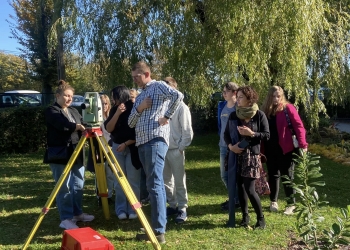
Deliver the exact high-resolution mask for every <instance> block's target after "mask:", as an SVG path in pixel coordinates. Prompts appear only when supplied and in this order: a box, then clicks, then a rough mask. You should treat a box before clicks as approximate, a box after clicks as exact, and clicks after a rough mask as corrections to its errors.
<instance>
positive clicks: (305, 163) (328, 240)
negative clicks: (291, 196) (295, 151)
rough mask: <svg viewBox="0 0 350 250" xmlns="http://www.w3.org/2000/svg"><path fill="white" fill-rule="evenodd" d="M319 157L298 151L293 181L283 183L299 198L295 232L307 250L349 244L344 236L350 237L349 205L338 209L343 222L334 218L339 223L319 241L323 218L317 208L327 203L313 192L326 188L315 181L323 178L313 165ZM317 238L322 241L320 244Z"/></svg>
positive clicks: (317, 168)
mask: <svg viewBox="0 0 350 250" xmlns="http://www.w3.org/2000/svg"><path fill="white" fill-rule="evenodd" d="M319 158H320V157H319V156H315V155H312V154H311V153H303V152H302V151H300V155H299V156H298V158H297V159H296V160H295V161H296V165H295V169H294V174H295V179H294V180H291V179H290V178H288V176H285V177H286V178H287V179H288V181H285V182H284V183H286V184H289V185H291V186H292V187H293V189H294V191H295V192H296V196H297V197H298V198H299V199H300V204H298V206H297V209H296V210H295V212H297V221H296V230H297V232H298V234H299V236H300V237H302V238H303V241H304V242H305V243H306V245H307V246H308V248H309V249H310V248H312V249H320V247H322V248H325V246H326V248H327V249H332V248H333V247H334V246H335V244H337V243H341V244H348V243H349V241H348V240H347V239H346V237H349V236H350V230H349V229H350V224H349V222H350V217H349V209H350V206H348V208H347V209H342V210H341V212H342V215H343V217H344V219H345V221H343V220H342V219H341V218H340V217H337V221H338V223H334V224H333V225H332V228H331V229H329V230H326V229H325V230H323V233H324V234H323V238H322V237H321V236H320V232H319V231H320V230H319V224H322V223H323V222H324V220H325V218H324V216H322V215H321V214H320V207H321V206H323V205H325V204H328V201H323V200H322V198H320V197H319V195H318V193H317V191H316V187H317V186H324V185H325V182H324V181H318V180H317V179H318V178H320V177H322V174H321V172H320V170H321V168H320V167H319V166H316V165H318V163H319V160H318V159H319ZM325 197H326V196H324V198H325ZM320 239H323V242H322V241H320ZM327 244H328V245H327Z"/></svg>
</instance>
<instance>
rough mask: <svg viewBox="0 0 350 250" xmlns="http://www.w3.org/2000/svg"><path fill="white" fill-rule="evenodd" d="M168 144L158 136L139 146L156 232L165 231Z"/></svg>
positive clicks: (152, 224) (152, 223) (152, 221)
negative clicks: (165, 169) (165, 162)
mask: <svg viewBox="0 0 350 250" xmlns="http://www.w3.org/2000/svg"><path fill="white" fill-rule="evenodd" d="M167 151H168V145H167V144H166V142H165V140H164V139H163V138H162V137H157V138H154V139H152V140H150V141H149V142H147V143H145V144H142V145H140V146H139V156H140V160H141V163H142V165H143V168H144V170H145V173H146V185H147V190H148V192H149V197H150V202H151V227H152V228H153V230H154V231H155V232H156V233H165V227H166V222H167V220H166V195H165V188H164V180H163V169H164V161H165V155H166V153H167Z"/></svg>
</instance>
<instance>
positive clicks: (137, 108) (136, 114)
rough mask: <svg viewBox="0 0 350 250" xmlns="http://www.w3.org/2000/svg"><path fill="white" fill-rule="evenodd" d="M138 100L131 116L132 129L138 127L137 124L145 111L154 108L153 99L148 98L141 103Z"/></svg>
mask: <svg viewBox="0 0 350 250" xmlns="http://www.w3.org/2000/svg"><path fill="white" fill-rule="evenodd" d="M138 100H140V99H138ZM138 100H137V101H136V102H135V104H134V106H133V108H132V110H131V113H130V115H129V119H128V125H129V127H130V128H134V127H135V126H136V123H137V121H138V120H139V118H140V116H141V114H142V112H143V111H144V110H145V109H148V108H150V107H151V106H152V99H151V97H146V98H145V99H143V100H142V102H141V103H140V101H138Z"/></svg>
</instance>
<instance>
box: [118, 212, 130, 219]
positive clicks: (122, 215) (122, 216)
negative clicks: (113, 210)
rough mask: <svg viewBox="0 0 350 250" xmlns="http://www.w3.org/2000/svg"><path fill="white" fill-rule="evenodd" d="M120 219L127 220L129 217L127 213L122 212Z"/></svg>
mask: <svg viewBox="0 0 350 250" xmlns="http://www.w3.org/2000/svg"><path fill="white" fill-rule="evenodd" d="M118 218H119V220H126V219H127V218H128V217H127V216H126V213H121V214H119V215H118Z"/></svg>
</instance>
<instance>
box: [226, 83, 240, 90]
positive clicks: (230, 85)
mask: <svg viewBox="0 0 350 250" xmlns="http://www.w3.org/2000/svg"><path fill="white" fill-rule="evenodd" d="M224 88H226V89H227V90H231V91H232V92H234V91H237V89H238V85H237V83H234V82H227V83H225V84H224Z"/></svg>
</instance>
